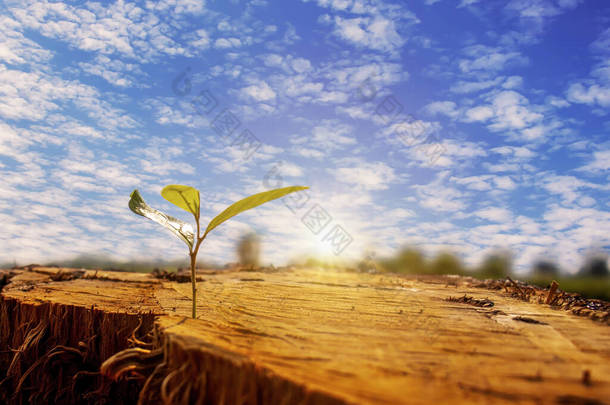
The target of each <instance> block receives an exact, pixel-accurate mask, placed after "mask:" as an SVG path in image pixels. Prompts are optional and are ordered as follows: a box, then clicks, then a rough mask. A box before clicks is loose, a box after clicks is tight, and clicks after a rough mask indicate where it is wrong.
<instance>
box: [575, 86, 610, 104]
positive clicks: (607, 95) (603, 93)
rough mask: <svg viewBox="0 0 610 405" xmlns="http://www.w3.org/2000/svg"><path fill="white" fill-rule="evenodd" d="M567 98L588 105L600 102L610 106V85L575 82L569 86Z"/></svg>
mask: <svg viewBox="0 0 610 405" xmlns="http://www.w3.org/2000/svg"><path fill="white" fill-rule="evenodd" d="M566 98H567V99H568V101H571V102H572V103H580V104H588V105H594V104H599V105H600V106H602V107H609V106H610V87H604V86H600V85H598V84H592V85H590V86H586V85H583V84H582V83H574V84H572V85H571V86H570V87H569V88H568V90H567V92H566Z"/></svg>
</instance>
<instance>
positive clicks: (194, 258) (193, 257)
mask: <svg viewBox="0 0 610 405" xmlns="http://www.w3.org/2000/svg"><path fill="white" fill-rule="evenodd" d="M196 266H197V252H192V253H191V284H192V286H193V319H195V318H196V317H197V284H196V278H197V277H196V276H195V267H196Z"/></svg>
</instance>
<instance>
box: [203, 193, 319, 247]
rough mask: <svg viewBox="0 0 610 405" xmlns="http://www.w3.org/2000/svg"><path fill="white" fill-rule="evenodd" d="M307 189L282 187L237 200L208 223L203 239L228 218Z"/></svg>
mask: <svg viewBox="0 0 610 405" xmlns="http://www.w3.org/2000/svg"><path fill="white" fill-rule="evenodd" d="M308 188H309V187H303V186H292V187H284V188H278V189H275V190H270V191H265V192H262V193H258V194H254V195H251V196H250V197H246V198H244V199H243V200H239V201H237V202H236V203H233V204H231V205H230V206H229V207H228V208H227V209H225V210H224V211H223V212H221V213H220V214H218V215H217V216H216V217H215V218H214V219H213V220H211V221H210V223H209V224H208V227H207V228H206V230H205V233H204V234H203V237H204V238H205V237H206V235H207V234H208V233H209V232H210V231H211V230H212V229H214V228H216V227H217V226H218V225H220V224H222V223H223V222H225V221H226V220H228V219H229V218H232V217H234V216H235V215H237V214H239V213H242V212H244V211H246V210H249V209H250V208H254V207H258V206H259V205H261V204H264V203H266V202H267V201H271V200H275V199H276V198H280V197H283V196H285V195H286V194H290V193H293V192H295V191H300V190H305V189H308Z"/></svg>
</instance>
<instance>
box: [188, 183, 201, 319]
mask: <svg viewBox="0 0 610 405" xmlns="http://www.w3.org/2000/svg"><path fill="white" fill-rule="evenodd" d="M197 194H198V195H199V191H198V192H197ZM199 215H200V207H197V213H196V214H195V222H196V223H197V241H196V243H195V246H194V247H193V248H191V250H190V252H189V254H190V255H191V285H192V287H193V319H195V318H197V275H196V274H195V268H196V267H197V252H199V246H201V242H203V239H204V238H205V235H204V236H203V237H201V236H200V235H199V233H200V231H201V228H200V226H199ZM193 242H195V241H193Z"/></svg>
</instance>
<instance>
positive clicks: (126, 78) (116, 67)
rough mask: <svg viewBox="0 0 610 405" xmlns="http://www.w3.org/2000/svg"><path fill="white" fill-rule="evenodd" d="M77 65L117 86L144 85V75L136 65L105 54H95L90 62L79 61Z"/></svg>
mask: <svg viewBox="0 0 610 405" xmlns="http://www.w3.org/2000/svg"><path fill="white" fill-rule="evenodd" d="M78 66H79V67H80V68H81V69H82V70H83V71H84V72H86V73H89V74H91V75H95V76H99V77H101V78H103V79H104V80H106V81H107V82H108V83H110V84H113V85H115V86H118V87H132V86H135V87H146V86H147V85H146V84H145V83H144V81H145V77H146V75H145V74H144V72H142V70H141V69H140V67H139V66H138V65H135V64H131V63H125V62H122V61H120V60H118V59H114V60H111V59H110V58H108V57H107V56H105V55H97V56H96V57H95V59H94V60H93V61H92V62H91V63H87V62H80V63H79V64H78Z"/></svg>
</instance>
